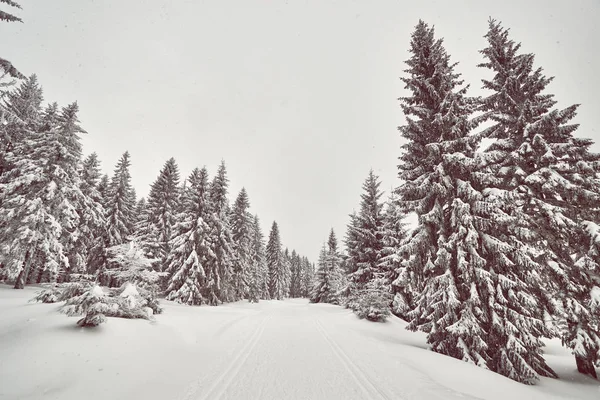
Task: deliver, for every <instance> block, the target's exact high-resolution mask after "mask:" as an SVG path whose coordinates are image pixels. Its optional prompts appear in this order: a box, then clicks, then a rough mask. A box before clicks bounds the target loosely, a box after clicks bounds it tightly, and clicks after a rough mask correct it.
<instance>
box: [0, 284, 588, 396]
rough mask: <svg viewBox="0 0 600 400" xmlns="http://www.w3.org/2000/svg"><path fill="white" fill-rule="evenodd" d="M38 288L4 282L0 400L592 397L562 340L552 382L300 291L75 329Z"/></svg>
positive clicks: (551, 349)
mask: <svg viewBox="0 0 600 400" xmlns="http://www.w3.org/2000/svg"><path fill="white" fill-rule="evenodd" d="M36 290H38V289H37V288H32V287H29V288H26V289H25V290H20V291H17V290H13V289H11V288H10V287H9V286H6V285H0V399H2V400H4V399H6V400H17V399H61V400H69V399H77V400H81V399H86V400H94V399H99V400H108V399H112V400H118V399H123V400H125V399H127V400H132V399H144V400H149V399H161V400H200V399H210V400H216V399H277V400H280V399H302V400H308V399H327V400H331V399H344V400H349V399H440V400H441V399H448V400H449V399H498V400H500V399H540V400H541V399H544V400H548V399H590V400H591V399H594V400H598V399H600V382H598V381H595V380H593V379H591V378H588V377H585V376H582V375H580V374H578V373H576V371H575V365H574V360H573V359H572V357H571V356H570V355H569V353H568V352H567V351H565V350H564V349H563V348H561V346H560V343H558V342H554V341H553V342H550V343H549V346H548V347H547V359H548V361H549V364H550V366H552V367H553V368H554V369H555V370H556V372H557V373H558V374H559V375H560V377H561V379H560V380H554V379H545V378H544V379H542V381H541V382H540V383H539V384H538V385H537V386H533V387H532V386H525V385H522V384H519V383H516V382H513V381H511V380H509V379H507V378H504V377H502V376H500V375H497V374H494V373H491V372H488V371H485V370H483V369H481V368H477V367H473V366H470V365H468V364H466V363H464V362H462V361H458V360H454V359H451V358H449V357H445V356H441V355H438V354H435V353H433V352H430V351H428V350H426V349H425V347H426V346H425V340H424V335H422V334H420V333H411V332H408V331H406V330H405V329H404V326H405V323H404V322H403V321H401V320H399V319H397V318H393V319H390V320H389V321H388V322H386V323H371V322H367V321H361V320H359V319H357V318H356V317H355V316H354V315H353V314H352V313H351V312H350V311H348V310H345V309H342V308H340V307H336V306H332V305H326V304H308V302H307V301H306V300H286V301H283V302H280V301H268V302H261V303H259V304H249V303H246V302H239V303H234V304H228V305H224V306H220V307H188V306H183V305H178V304H175V303H172V302H167V301H163V302H162V304H163V305H164V308H165V312H164V314H162V315H158V316H157V318H156V321H155V322H149V321H145V320H124V319H115V318H110V319H109V320H108V322H107V323H106V324H104V325H102V326H100V327H98V328H92V329H82V328H79V327H77V326H76V325H75V322H76V320H77V318H69V317H66V316H65V315H63V314H59V313H57V312H56V310H57V308H58V306H59V305H58V304H36V303H28V300H29V299H30V298H31V297H33V295H34V293H35V291H36Z"/></svg>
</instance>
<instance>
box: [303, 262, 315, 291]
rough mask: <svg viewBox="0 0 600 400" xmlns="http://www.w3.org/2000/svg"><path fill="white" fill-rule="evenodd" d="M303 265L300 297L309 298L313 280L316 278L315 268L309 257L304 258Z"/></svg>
mask: <svg viewBox="0 0 600 400" xmlns="http://www.w3.org/2000/svg"><path fill="white" fill-rule="evenodd" d="M301 265H302V273H301V275H302V276H301V282H300V288H301V289H300V297H305V298H309V297H310V294H311V290H312V284H313V280H314V277H315V268H314V265H313V264H312V263H311V262H310V261H309V260H308V258H307V257H302V260H301Z"/></svg>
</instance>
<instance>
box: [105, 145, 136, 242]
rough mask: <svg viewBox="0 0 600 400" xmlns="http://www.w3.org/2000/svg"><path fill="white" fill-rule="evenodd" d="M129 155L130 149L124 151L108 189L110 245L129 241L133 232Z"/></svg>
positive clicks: (106, 206)
mask: <svg viewBox="0 0 600 400" xmlns="http://www.w3.org/2000/svg"><path fill="white" fill-rule="evenodd" d="M129 157H130V156H129V152H128V151H126V152H125V153H123V155H122V156H121V158H120V159H119V162H118V163H117V166H116V167H115V171H114V174H113V177H112V179H111V180H110V183H109V186H108V188H107V190H106V198H105V204H104V207H105V209H106V220H107V238H106V244H107V246H109V247H110V246H115V245H118V244H123V243H125V242H127V238H128V236H129V235H131V234H132V233H133V222H134V215H133V211H134V207H135V202H134V201H133V193H132V191H133V187H132V186H131V175H130V173H129V167H130V166H131V161H130V158H129Z"/></svg>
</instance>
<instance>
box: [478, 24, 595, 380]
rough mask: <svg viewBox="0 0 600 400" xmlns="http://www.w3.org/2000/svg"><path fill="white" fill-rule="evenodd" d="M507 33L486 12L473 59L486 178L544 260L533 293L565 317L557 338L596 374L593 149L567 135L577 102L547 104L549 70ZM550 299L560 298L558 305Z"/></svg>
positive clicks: (535, 253) (580, 366) (584, 370)
mask: <svg viewBox="0 0 600 400" xmlns="http://www.w3.org/2000/svg"><path fill="white" fill-rule="evenodd" d="M508 33H509V32H508V30H507V29H504V28H502V26H501V25H500V23H498V22H496V21H494V20H490V21H489V30H488V33H487V34H486V36H485V37H486V39H487V41H488V46H487V47H486V48H485V49H483V50H482V51H481V53H482V54H483V57H484V59H485V61H484V62H483V63H482V64H480V67H483V68H486V69H488V70H490V71H491V72H493V74H494V76H493V78H492V79H491V80H483V87H484V89H487V90H488V91H489V92H491V93H490V94H489V95H488V96H487V97H485V98H484V99H482V101H481V107H480V110H481V111H482V112H483V113H484V114H483V117H482V120H484V121H489V122H490V123H491V126H490V127H489V128H487V129H486V130H485V131H483V133H482V136H484V137H486V138H490V139H494V140H495V141H494V142H493V143H492V144H491V145H490V146H489V147H488V148H487V149H486V150H485V160H486V162H487V166H488V168H490V169H491V170H492V171H493V174H490V175H489V178H490V179H488V180H487V181H486V185H488V186H490V187H494V188H497V189H498V190H502V191H505V193H506V196H507V197H509V198H510V199H511V201H512V202H513V203H514V204H517V205H518V209H517V210H516V211H515V213H516V212H518V213H519V214H520V216H521V220H522V224H523V225H525V227H526V229H527V230H528V231H529V232H531V233H532V235H531V236H530V237H528V238H526V242H527V244H528V245H529V246H530V248H531V249H533V252H532V257H534V258H535V259H536V261H538V262H539V263H540V264H541V265H543V266H544V271H545V272H544V275H545V276H546V279H545V281H546V282H547V284H546V285H545V289H546V291H547V293H540V294H539V297H540V298H541V300H542V301H544V302H546V303H548V306H547V307H548V309H549V311H550V312H551V313H552V314H554V315H555V317H557V318H559V319H562V320H566V321H565V322H566V324H565V328H564V329H563V332H562V338H563V342H564V343H565V344H566V345H567V346H568V347H569V348H571V350H572V351H573V354H574V355H575V358H576V361H577V367H578V369H579V371H580V372H582V373H586V374H591V375H593V376H596V372H595V370H594V363H598V362H600V357H599V353H598V351H599V348H600V342H599V341H598V339H597V338H598V337H599V336H600V332H599V329H600V327H599V326H598V318H597V317H594V315H593V313H592V312H591V310H590V307H589V306H588V304H590V301H591V298H590V295H591V292H592V290H593V289H594V287H596V285H597V282H595V281H594V273H593V272H592V273H590V272H591V271H590V269H589V268H588V267H587V266H589V265H591V264H590V263H591V262H592V260H588V259H587V258H588V257H589V256H588V252H587V250H588V249H587V246H586V245H585V243H586V240H585V239H584V238H585V235H586V234H585V228H584V225H583V224H582V222H583V221H585V220H589V219H594V218H595V217H597V214H596V213H597V210H598V204H600V180H599V179H598V176H599V175H598V174H599V173H600V155H599V154H593V153H591V152H590V151H589V147H590V146H591V144H592V141H591V140H589V139H582V138H576V137H574V136H573V133H574V132H575V131H576V129H577V127H578V125H577V124H572V123H570V121H571V120H572V119H573V118H574V117H575V115H576V111H577V108H578V106H577V105H572V106H569V107H567V108H565V109H562V110H559V109H555V108H553V107H554V106H555V104H556V101H555V100H554V99H553V96H552V95H550V94H547V93H545V89H546V87H547V85H548V84H549V83H550V82H551V81H552V78H547V77H545V76H544V75H543V72H542V69H541V68H537V69H536V68H535V67H534V55H533V54H530V53H529V54H528V53H525V54H523V53H521V52H520V44H516V43H515V42H514V41H512V40H511V39H510V38H509V35H508ZM573 255H575V257H573ZM549 299H560V300H561V302H562V304H561V307H555V306H553V305H552V302H551V301H550V300H549ZM563 310H564V315H563ZM594 337H595V338H596V339H595V340H592V339H590V338H594Z"/></svg>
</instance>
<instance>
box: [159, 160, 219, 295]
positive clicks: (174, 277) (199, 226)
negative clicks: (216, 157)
mask: <svg viewBox="0 0 600 400" xmlns="http://www.w3.org/2000/svg"><path fill="white" fill-rule="evenodd" d="M188 182H189V185H188V186H186V188H185V191H184V193H183V197H182V202H183V203H182V211H181V212H180V213H179V214H178V215H177V218H176V219H177V223H176V224H175V225H174V227H173V239H172V240H171V243H170V244H171V246H170V248H171V250H170V252H169V254H168V257H167V266H168V267H167V273H168V275H169V276H170V279H169V283H168V287H167V291H166V293H167V300H175V301H178V302H181V303H186V304H189V305H200V304H203V303H205V302H206V301H207V299H205V298H204V295H203V292H204V290H205V289H204V288H205V284H206V282H205V278H206V273H205V269H204V265H206V264H207V261H208V260H210V259H211V258H212V252H211V249H210V243H209V241H208V240H209V232H210V226H209V225H208V219H209V212H210V210H209V204H208V194H209V193H208V191H209V183H208V172H207V171H206V168H203V169H201V170H199V169H198V168H196V169H194V170H193V171H192V173H191V175H190V177H189V178H188Z"/></svg>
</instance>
